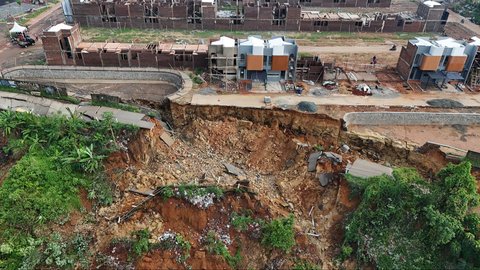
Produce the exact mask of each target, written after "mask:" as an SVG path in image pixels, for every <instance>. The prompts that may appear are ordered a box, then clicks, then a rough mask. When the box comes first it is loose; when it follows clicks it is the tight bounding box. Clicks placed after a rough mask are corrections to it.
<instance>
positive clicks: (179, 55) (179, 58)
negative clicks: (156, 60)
mask: <svg viewBox="0 0 480 270" xmlns="http://www.w3.org/2000/svg"><path fill="white" fill-rule="evenodd" d="M175 61H183V54H177V55H175Z"/></svg>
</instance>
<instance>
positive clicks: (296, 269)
mask: <svg viewBox="0 0 480 270" xmlns="http://www.w3.org/2000/svg"><path fill="white" fill-rule="evenodd" d="M292 270H320V267H319V266H317V265H315V264H313V263H311V262H309V261H306V260H298V261H297V262H295V265H294V266H293V268H292Z"/></svg>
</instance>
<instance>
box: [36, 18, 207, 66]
mask: <svg viewBox="0 0 480 270" xmlns="http://www.w3.org/2000/svg"><path fill="white" fill-rule="evenodd" d="M42 42H43V49H44V53H45V59H46V61H47V64H48V65H77V66H101V67H154V68H177V69H182V68H190V69H194V68H197V67H199V68H206V67H207V66H208V62H207V50H208V46H207V45H185V44H170V43H151V44H132V43H114V42H82V38H81V36H80V31H79V27H78V25H74V26H70V25H66V24H63V23H62V24H59V25H56V26H53V27H51V28H49V29H47V30H46V31H44V32H43V35H42Z"/></svg>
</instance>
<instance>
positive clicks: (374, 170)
mask: <svg viewBox="0 0 480 270" xmlns="http://www.w3.org/2000/svg"><path fill="white" fill-rule="evenodd" d="M345 173H348V174H351V175H352V176H355V177H360V178H369V177H374V176H381V175H383V174H385V175H388V176H390V177H392V176H393V169H392V168H389V167H387V166H383V165H380V164H377V163H374V162H371V161H368V160H364V159H357V160H355V162H353V164H348V165H347V168H346V169H345Z"/></svg>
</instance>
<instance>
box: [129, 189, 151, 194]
mask: <svg viewBox="0 0 480 270" xmlns="http://www.w3.org/2000/svg"><path fill="white" fill-rule="evenodd" d="M128 191H129V192H132V193H135V194H139V195H143V196H154V192H155V190H153V189H135V188H131V189H129V190H128Z"/></svg>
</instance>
